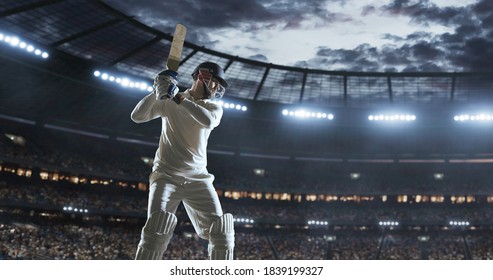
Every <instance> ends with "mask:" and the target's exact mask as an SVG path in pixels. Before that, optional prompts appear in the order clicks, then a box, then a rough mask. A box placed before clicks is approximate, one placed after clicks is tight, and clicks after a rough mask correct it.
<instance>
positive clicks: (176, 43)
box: [166, 24, 187, 72]
mask: <svg viewBox="0 0 493 280" xmlns="http://www.w3.org/2000/svg"><path fill="white" fill-rule="evenodd" d="M186 35H187V28H186V27H185V26H184V25H182V24H177V25H176V27H175V33H174V35H173V41H171V48H170V50H169V54H168V60H167V61H166V68H167V69H168V70H172V71H175V72H178V67H180V61H181V53H182V51H183V43H184V42H185V36H186Z"/></svg>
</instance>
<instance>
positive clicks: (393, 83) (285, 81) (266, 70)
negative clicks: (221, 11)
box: [0, 0, 493, 107]
mask: <svg viewBox="0 0 493 280" xmlns="http://www.w3.org/2000/svg"><path fill="white" fill-rule="evenodd" d="M0 29H1V31H0V32H5V33H12V34H18V35H21V36H23V37H25V38H27V39H29V40H32V41H35V42H37V43H39V44H42V45H44V46H46V47H47V48H49V49H52V50H56V51H61V52H63V53H66V54H69V55H72V56H75V57H79V58H81V59H84V60H87V61H89V62H91V63H93V64H95V65H98V66H100V67H107V68H113V69H118V70H119V71H121V72H124V73H128V74H132V75H135V76H138V77H143V78H146V79H152V77H153V76H154V75H155V74H156V73H158V72H159V71H161V70H162V68H163V66H164V64H165V58H166V54H167V53H168V50H169V47H170V43H171V39H172V35H171V34H167V33H163V32H161V31H159V30H157V29H154V28H151V27H149V26H146V25H144V24H142V23H140V22H138V21H137V20H135V19H133V18H132V17H131V16H128V15H126V14H123V13H122V12H120V11H118V10H116V9H114V8H112V7H111V6H109V5H107V4H106V3H104V2H103V1H96V0H92V1H86V0H70V1H68V0H44V1H33V0H5V1H2V4H0ZM183 56H184V59H183V61H182V65H181V68H180V72H181V73H191V72H192V70H193V68H194V67H195V66H196V65H197V64H198V63H200V62H202V61H214V62H216V63H218V64H220V65H222V66H223V67H224V68H225V70H226V77H227V79H228V82H229V84H230V85H231V86H230V88H228V92H227V95H228V96H229V97H235V98H241V99H247V100H255V101H269V102H275V103H282V104H317V105H319V106H335V107H348V106H349V107H359V106H381V105H382V104H447V103H449V102H450V101H458V102H465V103H468V102H478V101H479V102H484V101H491V92H492V89H493V79H492V77H493V73H394V72H392V73H391V72H389V73H361V72H344V71H326V70H323V69H305V68H296V67H288V66H282V65H274V64H269V63H265V62H259V61H254V60H249V59H245V58H240V57H237V56H234V55H232V54H225V53H220V52H217V51H214V50H211V49H206V48H204V47H201V46H198V45H194V44H192V43H190V42H185V49H184V51H183ZM180 82H181V83H183V85H184V86H188V85H187V84H186V83H187V82H188V83H190V79H187V78H182V79H181V80H180Z"/></svg>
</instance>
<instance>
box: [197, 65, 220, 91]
mask: <svg viewBox="0 0 493 280" xmlns="http://www.w3.org/2000/svg"><path fill="white" fill-rule="evenodd" d="M199 71H207V72H209V73H211V74H212V77H214V78H216V79H217V80H218V81H219V83H220V84H221V86H223V87H227V86H228V83H227V82H226V80H225V79H224V70H223V69H222V68H221V66H219V65H218V64H216V63H214V62H203V63H201V64H199V65H198V66H197V67H196V68H195V70H194V71H193V73H192V76H193V77H194V78H195V77H196V75H197V74H198V72H199Z"/></svg>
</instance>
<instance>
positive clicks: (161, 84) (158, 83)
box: [154, 70, 179, 100]
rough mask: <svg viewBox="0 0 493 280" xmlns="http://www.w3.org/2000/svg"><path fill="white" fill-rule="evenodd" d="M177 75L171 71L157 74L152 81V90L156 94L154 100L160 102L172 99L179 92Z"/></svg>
mask: <svg viewBox="0 0 493 280" xmlns="http://www.w3.org/2000/svg"><path fill="white" fill-rule="evenodd" d="M177 79H178V73H176V72H175V71H172V70H164V71H163V72H161V73H159V74H158V75H157V76H156V78H155V79H154V90H155V93H156V99H157V100H161V99H165V98H169V99H173V98H174V97H175V96H176V94H178V92H179V88H178V86H177V84H178V80H177Z"/></svg>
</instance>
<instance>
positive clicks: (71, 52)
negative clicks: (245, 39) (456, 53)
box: [0, 1, 493, 260]
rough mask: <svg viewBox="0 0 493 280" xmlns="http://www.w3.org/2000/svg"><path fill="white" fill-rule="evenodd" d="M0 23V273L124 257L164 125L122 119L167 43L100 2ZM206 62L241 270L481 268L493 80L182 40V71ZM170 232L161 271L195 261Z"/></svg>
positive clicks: (223, 187)
mask: <svg viewBox="0 0 493 280" xmlns="http://www.w3.org/2000/svg"><path fill="white" fill-rule="evenodd" d="M0 9H1V10H0V48H1V53H0V60H1V61H0V63H1V65H2V68H1V71H2V75H1V78H0V79H1V81H2V82H1V83H0V88H1V90H0V133H1V135H0V246H1V247H0V259H5V260H15V259H17V260H103V259H104V260H129V259H133V258H134V256H135V250H136V246H137V244H138V243H139V238H140V230H141V228H142V226H143V224H144V223H145V221H146V211H147V210H146V208H147V197H148V191H149V173H150V170H151V166H152V159H153V156H154V153H155V151H156V147H157V142H158V140H159V132H160V126H159V125H160V124H159V122H157V121H156V122H149V123H146V124H139V125H137V124H135V123H134V122H132V120H131V119H130V112H131V111H132V109H133V108H134V106H135V104H137V102H139V100H140V99H141V98H142V97H143V96H145V95H147V94H148V93H149V92H150V91H152V79H153V77H154V76H155V75H156V73H159V72H160V71H161V70H162V69H163V66H164V65H165V61H166V57H165V55H164V54H166V53H168V51H169V48H170V44H171V41H172V39H173V36H172V34H168V33H164V32H161V31H159V30H157V29H154V28H152V27H149V26H147V25H145V24H143V23H141V22H139V21H137V20H136V19H134V18H133V17H131V16H129V15H127V14H125V13H123V12H121V11H119V10H117V9H115V8H113V7H111V6H110V5H108V4H106V3H105V2H103V1H4V4H2V6H1V8H0ZM41 27H43V28H41ZM55 31H56V32H55ZM203 61H212V62H215V63H217V64H219V65H221V67H223V68H224V69H225V74H226V77H227V78H228V82H229V83H230V87H229V88H228V91H227V93H226V95H225V97H224V98H223V99H221V101H220V103H219V104H220V105H221V106H222V107H223V109H224V116H223V118H222V121H221V125H220V126H218V127H217V128H215V129H214V132H213V133H212V134H211V136H210V139H209V143H208V144H209V145H208V154H207V157H208V169H209V171H210V172H211V173H212V174H214V175H215V181H214V185H215V188H216V191H217V193H218V195H219V197H220V199H221V203H222V206H223V208H224V209H225V211H228V212H230V213H232V214H233V216H234V217H235V231H236V235H235V238H236V241H235V252H234V254H235V255H234V258H235V259H238V260H452V259H455V260H487V259H492V258H493V237H492V236H493V234H492V233H493V232H492V231H493V215H492V213H493V189H492V186H491V184H492V183H491V182H493V173H492V172H491V166H492V164H493V142H492V141H491V137H492V136H493V130H492V129H491V128H492V124H493V111H491V103H492V102H493V97H492V95H491V92H492V90H493V72H453V73H452V72H351V71H326V70H319V69H308V68H298V67H291V66H283V65H277V64H271V63H265V62H260V61H256V60H251V59H246V58H241V57H238V56H235V55H231V54H227V53H222V52H218V51H215V50H212V49H208V48H205V47H202V46H198V45H195V44H193V43H190V42H188V41H186V42H185V45H184V50H183V59H182V61H181V65H180V70H179V71H180V73H183V76H187V75H189V73H192V71H193V68H194V67H195V66H196V65H197V64H198V63H200V62H203ZM186 83H187V79H183V84H180V85H179V86H180V87H182V89H186V88H188V87H189V86H190V84H186ZM177 217H178V221H179V222H178V226H177V227H176V230H175V232H174V235H173V238H172V241H171V243H170V245H169V247H168V250H167V251H166V253H165V255H164V259H169V260H200V259H207V242H206V241H204V240H203V239H200V238H199V237H198V236H197V234H196V233H195V231H194V228H193V226H192V224H191V223H190V220H189V218H188V216H187V213H186V211H185V209H183V207H182V206H180V208H179V209H178V211H177Z"/></svg>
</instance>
